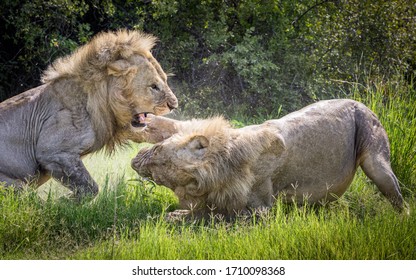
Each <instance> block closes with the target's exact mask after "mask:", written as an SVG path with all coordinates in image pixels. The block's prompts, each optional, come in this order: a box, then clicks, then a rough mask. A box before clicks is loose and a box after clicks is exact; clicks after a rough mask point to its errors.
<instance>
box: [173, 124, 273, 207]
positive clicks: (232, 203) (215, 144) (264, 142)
mask: <svg viewBox="0 0 416 280" xmlns="http://www.w3.org/2000/svg"><path fill="white" fill-rule="evenodd" d="M197 135H203V136H204V137H206V138H207V139H208V140H209V146H208V148H207V153H206V154H205V157H204V158H205V159H204V163H203V165H201V166H200V167H199V168H197V169H196V170H194V173H193V174H194V176H196V178H197V181H198V187H197V188H198V190H206V192H207V193H209V196H208V199H209V200H210V201H211V202H214V204H215V205H216V206H218V207H220V208H223V209H224V208H225V209H227V211H232V209H237V208H238V205H237V204H241V203H246V201H242V200H244V198H247V197H248V193H249V192H250V191H251V186H252V184H253V182H254V180H255V178H254V176H253V174H252V173H251V171H250V168H249V166H251V164H252V162H253V161H256V160H257V159H258V158H259V157H260V155H261V153H262V152H263V151H264V150H265V149H268V148H269V147H270V146H271V145H272V142H273V141H274V140H275V138H274V135H273V134H272V133H270V132H268V131H267V130H262V131H256V132H254V133H253V132H252V131H250V132H246V131H244V130H239V129H234V128H232V127H231V125H230V123H229V122H228V121H226V120H225V119H224V118H222V117H214V118H211V119H206V120H199V121H198V120H192V121H189V122H187V123H186V124H185V125H184V128H183V129H182V130H181V131H180V133H179V134H178V135H177V137H179V139H183V141H184V142H187V141H190V139H192V137H194V136H197ZM236 197H238V198H239V199H237V200H236V199H235V198H236Z"/></svg>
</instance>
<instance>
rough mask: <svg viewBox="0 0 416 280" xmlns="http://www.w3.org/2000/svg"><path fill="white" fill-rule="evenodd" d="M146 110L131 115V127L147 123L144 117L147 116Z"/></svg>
mask: <svg viewBox="0 0 416 280" xmlns="http://www.w3.org/2000/svg"><path fill="white" fill-rule="evenodd" d="M147 114H148V113H147V112H146V113H140V114H136V115H134V116H133V120H132V121H131V125H132V126H133V127H145V126H146V125H147V123H146V118H147Z"/></svg>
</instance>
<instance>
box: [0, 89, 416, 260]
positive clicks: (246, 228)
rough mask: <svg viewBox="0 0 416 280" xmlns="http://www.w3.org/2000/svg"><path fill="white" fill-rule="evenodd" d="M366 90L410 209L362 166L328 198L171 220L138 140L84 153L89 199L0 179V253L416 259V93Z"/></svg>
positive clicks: (171, 203)
mask: <svg viewBox="0 0 416 280" xmlns="http://www.w3.org/2000/svg"><path fill="white" fill-rule="evenodd" d="M365 90H366V92H365V93H366V96H368V97H367V99H362V101H363V102H365V103H366V104H368V105H369V106H370V107H372V109H373V110H374V111H376V113H377V114H378V115H379V117H380V119H381V120H382V123H383V125H384V126H385V127H386V130H387V131H388V133H389V136H390V141H391V143H392V152H393V157H394V158H393V163H394V169H395V171H396V173H397V174H398V175H399V179H400V181H401V183H402V185H401V187H402V190H403V191H404V194H405V198H406V200H407V202H408V204H409V208H410V213H411V214H410V215H409V216H407V215H404V214H398V213H396V212H394V210H393V209H392V207H391V206H390V204H389V203H388V202H387V200H386V199H385V198H384V197H382V195H381V194H380V193H379V192H378V190H377V189H376V188H375V187H374V186H373V185H372V183H371V182H370V181H369V180H368V179H367V178H366V177H365V176H364V175H363V173H362V172H358V173H357V175H356V178H355V180H354V182H353V183H352V185H351V188H350V189H349V190H348V191H347V193H346V194H345V195H344V196H343V197H342V198H341V199H339V200H338V201H337V202H334V203H331V204H328V205H326V206H325V207H311V206H305V207H302V208H298V207H296V206H294V205H284V204H282V203H280V202H277V203H276V204H275V206H274V207H273V209H272V210H271V211H270V213H268V214H267V215H265V216H263V217H258V218H253V219H251V220H237V221H236V222H234V223H225V222H220V223H209V222H208V223H206V224H191V223H178V224H171V223H167V222H166V221H165V220H164V218H163V217H164V215H165V214H166V212H168V211H171V210H173V209H175V208H176V207H177V200H176V198H175V197H174V195H173V193H172V192H171V191H169V190H168V189H166V188H164V187H161V186H155V185H153V184H152V183H150V182H146V181H140V180H138V179H137V178H136V174H135V173H134V171H133V170H132V169H131V168H130V159H131V158H132V157H133V156H134V155H135V153H136V151H137V149H138V147H137V146H135V145H133V146H132V147H131V148H126V149H124V150H123V151H120V152H119V153H117V154H116V155H114V156H113V157H112V158H107V157H105V156H104V155H102V154H97V155H93V156H91V157H88V158H86V159H85V163H86V166H87V168H88V169H89V170H90V172H91V173H92V174H93V177H94V178H95V179H96V180H97V182H98V183H99V185H100V186H101V191H100V194H99V196H98V197H97V198H96V199H94V200H93V201H90V202H85V203H82V204H77V203H74V202H73V201H71V200H70V199H67V198H66V197H67V191H66V190H65V189H64V188H62V187H61V186H60V185H59V184H58V183H56V182H52V183H49V184H48V185H46V186H43V187H42V188H40V189H39V190H37V191H33V190H30V189H28V190H27V191H25V192H23V193H22V194H20V195H15V194H14V193H13V192H9V191H7V190H6V189H1V188H0V214H1V215H0V258H1V259H170V260H176V259H210V260H212V259H225V260H226V259H237V260H239V259H249V260H251V259H416V199H415V190H416V187H415V173H416V171H415V168H414V166H415V164H414V163H415V162H414V160H415V153H416V145H415V143H416V141H415V139H416V138H415V137H416V136H415V135H416V124H415V116H416V114H415V112H416V109H415V106H414V102H413V101H412V100H413V99H414V97H415V96H416V95H415V94H414V91H412V94H408V95H400V96H398V95H397V96H393V97H391V96H390V95H389V92H393V91H394V92H397V89H394V88H392V89H385V90H386V91H389V92H383V91H382V90H381V89H374V88H371V87H369V88H366V89H365ZM374 90H375V91H374ZM373 91H374V92H373ZM399 93H400V92H399ZM377 94H379V96H377ZM389 96H390V97H389ZM373 97H374V98H373ZM356 98H359V96H356ZM372 98H373V99H372ZM412 98H413V99H412ZM375 104H378V105H377V106H376V105H375ZM386 108H389V109H388V110H387V109H386ZM394 110H395V111H397V112H392V111H394Z"/></svg>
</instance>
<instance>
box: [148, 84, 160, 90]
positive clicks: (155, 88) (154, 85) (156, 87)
mask: <svg viewBox="0 0 416 280" xmlns="http://www.w3.org/2000/svg"><path fill="white" fill-rule="evenodd" d="M150 88H151V89H153V90H157V91H159V90H160V89H159V87H158V86H157V85H156V84H153V85H151V86H150Z"/></svg>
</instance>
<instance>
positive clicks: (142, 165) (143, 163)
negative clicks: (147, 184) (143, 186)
mask: <svg viewBox="0 0 416 280" xmlns="http://www.w3.org/2000/svg"><path fill="white" fill-rule="evenodd" d="M151 151H152V150H151V149H148V148H143V149H141V150H140V151H139V153H138V154H137V155H136V157H135V158H133V159H132V161H131V167H132V168H133V169H134V170H135V171H136V172H137V173H138V174H139V175H141V176H143V177H151V176H152V172H151V171H150V169H149V165H150V162H151Z"/></svg>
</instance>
